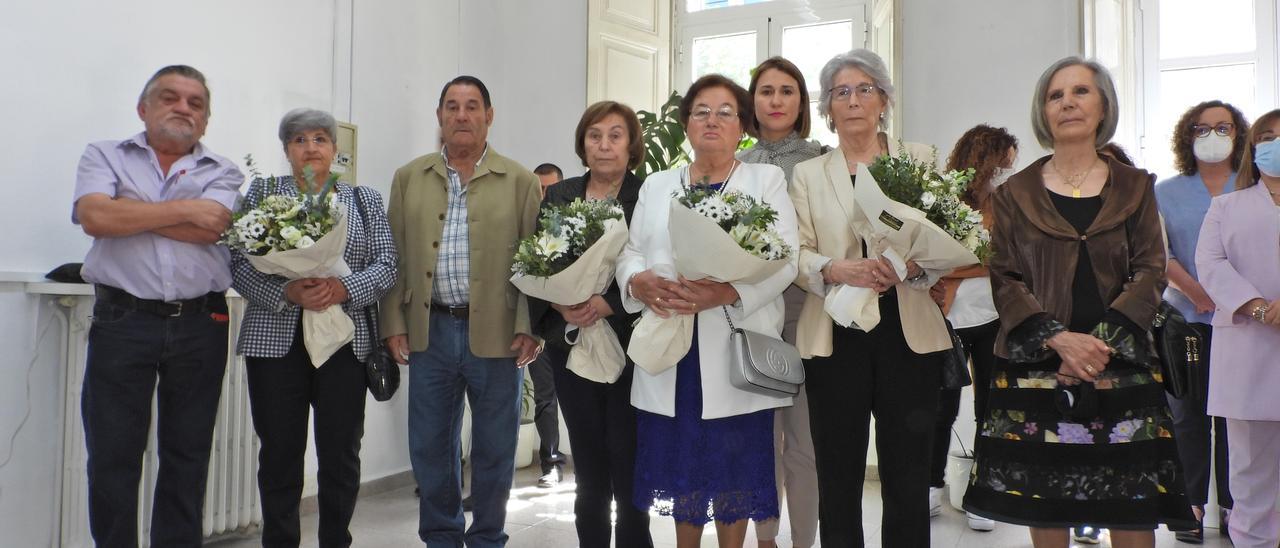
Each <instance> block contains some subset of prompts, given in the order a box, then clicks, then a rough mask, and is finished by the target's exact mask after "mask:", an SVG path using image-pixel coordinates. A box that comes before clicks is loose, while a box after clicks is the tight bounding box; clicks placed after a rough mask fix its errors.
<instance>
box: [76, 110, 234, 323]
mask: <svg viewBox="0 0 1280 548" xmlns="http://www.w3.org/2000/svg"><path fill="white" fill-rule="evenodd" d="M242 184H244V175H243V174H242V173H240V168H239V167H237V166H236V164H235V163H234V162H231V161H230V160H227V159H226V158H223V157H221V156H218V155H216V154H213V153H211V152H209V151H208V150H207V149H205V148H204V145H201V144H198V143H197V144H196V146H195V149H194V150H192V151H191V154H188V155H186V156H183V157H182V158H179V159H178V161H177V162H174V164H173V165H172V166H170V168H169V173H167V174H166V173H163V172H162V171H161V169H160V163H159V161H157V160H156V154H155V152H154V151H153V150H152V149H151V146H150V145H148V144H147V137H146V133H139V134H137V135H135V136H133V137H132V138H130V139H126V140H124V141H102V142H97V143H92V144H90V145H89V146H87V147H85V150H84V154H83V155H82V156H81V157H80V167H79V168H78V169H77V170H76V191H75V197H74V198H73V201H72V205H71V222H73V223H76V224H80V220H79V219H78V218H77V217H76V213H75V202H77V201H79V200H80V198H82V197H84V196H87V195H89V194H106V195H107V196H110V197H112V198H129V199H133V200H139V201H143V202H152V203H155V202H164V201H169V200H192V199H201V198H203V199H208V200H213V201H215V202H218V203H220V204H222V205H224V206H226V208H227V209H229V210H232V211H234V210H235V208H236V202H237V201H238V200H239V198H240V191H239V189H240V185H242ZM230 263H231V257H230V255H229V254H228V253H227V248H226V247H223V246H221V245H202V244H191V243H186V242H180V241H177V240H171V239H169V238H165V237H164V236H160V235H159V234H156V233H154V232H140V233H138V234H134V235H132V236H124V237H119V238H97V239H95V240H94V241H93V247H91V248H90V249H89V255H88V256H87V257H85V260H84V269H83V270H81V275H83V276H84V279H85V280H87V281H89V282H93V283H99V284H104V285H110V286H113V287H118V288H120V289H123V290H125V291H128V292H129V293H131V294H133V295H134V296H136V297H139V298H143V299H159V300H164V301H176V300H181V299H191V298H194V297H199V296H200V295H204V294H205V293H208V292H210V291H226V290H227V288H228V287H231V267H230Z"/></svg>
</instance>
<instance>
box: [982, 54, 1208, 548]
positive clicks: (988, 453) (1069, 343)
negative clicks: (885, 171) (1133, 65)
mask: <svg viewBox="0 0 1280 548" xmlns="http://www.w3.org/2000/svg"><path fill="white" fill-rule="evenodd" d="M1115 97H1116V94H1115V87H1114V85H1113V84H1112V82H1111V78H1110V75H1109V74H1108V73H1107V71H1106V69H1105V68H1103V67H1102V66H1101V65H1099V64H1097V63H1096V62H1093V61H1085V60H1082V59H1079V58H1075V57H1071V58H1066V59H1063V60H1061V61H1058V62H1057V63H1054V64H1053V65H1052V66H1050V67H1049V69H1048V70H1046V71H1045V73H1044V74H1043V75H1042V76H1041V78H1040V81H1039V83H1038V84H1037V85H1036V91H1035V94H1034V95H1033V100H1032V116H1031V119H1032V124H1033V126H1034V129H1035V134H1036V138H1037V140H1039V141H1040V144H1041V145H1042V146H1044V147H1045V148H1051V149H1053V152H1054V153H1053V155H1051V156H1046V157H1044V158H1041V159H1039V160H1037V161H1035V162H1033V163H1032V164H1031V165H1030V166H1028V167H1027V168H1026V169H1024V170H1022V171H1021V172H1019V173H1017V174H1016V175H1014V176H1013V177H1011V178H1010V179H1009V182H1008V183H1007V184H1005V185H1004V186H1002V187H1001V188H1000V189H999V190H998V191H997V192H996V195H995V199H994V206H993V208H994V211H995V217H996V219H997V222H996V225H995V230H994V231H993V235H992V247H993V250H994V253H993V255H992V257H991V260H990V268H991V285H992V289H993V292H994V298H995V304H996V309H997V311H998V312H999V314H1000V323H1001V325H1000V332H999V334H998V335H997V337H996V348H995V351H996V355H997V356H998V357H999V358H1000V359H999V360H998V361H997V363H996V366H995V369H994V371H993V382H992V385H993V386H992V389H991V391H990V395H989V398H990V399H989V402H988V406H989V408H988V410H987V416H986V417H985V421H984V424H983V429H982V432H981V435H980V436H979V440H978V442H977V464H976V469H975V472H974V474H973V478H972V480H971V484H970V487H969V489H968V491H967V493H966V496H965V509H966V510H970V511H972V512H974V513H977V514H980V515H984V516H988V517H991V518H993V519H996V520H1000V521H1006V522H1010V523H1018V524H1022V525H1027V526H1030V527H1031V528H1032V529H1031V538H1032V541H1033V543H1034V544H1035V545H1036V546H1037V547H1043V546H1061V547H1065V546H1067V544H1068V537H1067V529H1066V528H1067V527H1069V526H1071V525H1072V524H1076V523H1089V524H1092V525H1094V526H1097V527H1106V528H1108V529H1111V531H1112V532H1111V539H1112V545H1113V546H1117V547H1124V546H1154V543H1155V536H1154V533H1153V532H1152V530H1153V529H1155V528H1156V527H1157V525H1158V524H1160V523H1166V524H1169V525H1170V526H1171V527H1172V528H1175V529H1176V528H1183V527H1192V526H1194V525H1195V522H1194V518H1193V517H1192V516H1191V513H1190V510H1189V509H1188V507H1187V498H1186V494H1185V492H1184V485H1185V484H1184V482H1183V479H1182V472H1181V467H1180V466H1179V464H1178V460H1177V451H1176V447H1175V445H1174V442H1173V437H1172V433H1171V432H1172V430H1173V423H1172V417H1171V415H1170V413H1169V407H1168V404H1167V402H1166V401H1165V398H1164V391H1163V388H1162V386H1161V383H1160V376H1159V373H1158V367H1157V366H1156V362H1155V360H1156V357H1155V353H1154V351H1153V350H1152V348H1151V344H1150V342H1149V338H1148V335H1147V332H1148V330H1149V329H1150V328H1151V321H1152V319H1153V318H1154V316H1155V312H1156V308H1157V307H1158V305H1159V304H1160V294H1161V291H1162V290H1163V289H1164V287H1165V275H1164V267H1165V252H1164V245H1163V240H1162V238H1161V232H1160V224H1159V218H1158V214H1157V210H1156V202H1155V193H1154V190H1153V186H1152V183H1153V180H1154V177H1153V176H1152V175H1151V174H1150V173H1147V172H1146V171H1142V170H1139V169H1135V168H1131V167H1128V166H1125V165H1123V164H1121V163H1119V162H1116V161H1112V160H1104V159H1102V158H1100V157H1099V156H1098V154H1097V148H1098V147H1100V146H1101V145H1103V144H1104V143H1106V142H1107V141H1108V140H1109V139H1110V138H1111V136H1112V135H1113V134H1114V133H1115V128H1116V122H1117V118H1118V116H1117V113H1118V109H1117V106H1116V100H1115Z"/></svg>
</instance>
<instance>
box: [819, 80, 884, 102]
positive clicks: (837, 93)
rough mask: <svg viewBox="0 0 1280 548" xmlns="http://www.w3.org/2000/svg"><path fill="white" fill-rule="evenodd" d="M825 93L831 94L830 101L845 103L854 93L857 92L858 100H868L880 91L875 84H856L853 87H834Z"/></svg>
mask: <svg viewBox="0 0 1280 548" xmlns="http://www.w3.org/2000/svg"><path fill="white" fill-rule="evenodd" d="M827 91H829V92H830V93H831V99H832V100H834V101H840V102H845V101H848V100H849V98H851V97H853V94H854V93H855V92H857V94H858V98H859V99H870V98H871V96H872V95H875V94H876V93H877V92H879V91H880V88H879V87H877V86H876V85H875V84H858V85H856V86H853V87H849V86H836V87H833V88H831V89H829V90H827Z"/></svg>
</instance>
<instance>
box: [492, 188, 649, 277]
mask: <svg viewBox="0 0 1280 548" xmlns="http://www.w3.org/2000/svg"><path fill="white" fill-rule="evenodd" d="M618 222H624V221H623V211H622V205H621V204H619V203H618V201H617V200H614V199H608V200H583V199H582V198H578V199H575V200H574V201H572V202H569V203H567V204H562V205H549V206H546V207H543V208H542V216H541V218H540V219H539V221H538V223H539V226H540V229H539V230H538V232H537V233H535V234H532V235H530V236H527V237H525V238H524V239H522V240H520V244H519V245H518V246H517V248H516V256H515V261H514V262H513V263H512V264H511V271H512V272H514V273H516V274H520V275H523V276H540V277H547V276H551V275H554V274H558V273H559V272H560V271H562V270H564V269H565V268H568V267H569V265H571V264H573V262H574V261H576V260H577V259H578V257H581V256H582V253H583V252H585V251H586V250H587V249H589V248H590V247H591V246H592V244H595V243H596V240H599V239H600V237H601V236H603V235H604V233H605V231H607V230H608V229H609V227H611V226H613V223H618Z"/></svg>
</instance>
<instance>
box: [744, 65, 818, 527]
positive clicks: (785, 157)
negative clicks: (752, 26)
mask: <svg viewBox="0 0 1280 548" xmlns="http://www.w3.org/2000/svg"><path fill="white" fill-rule="evenodd" d="M747 93H750V94H751V97H752V98H754V99H755V113H756V115H755V119H754V120H753V123H752V128H753V129H752V131H750V133H753V134H754V135H756V136H757V137H758V138H759V140H758V141H756V144H755V145H753V146H752V147H751V148H748V149H746V150H744V151H742V152H739V153H738V159H739V160H742V161H743V162H747V163H753V164H773V165H775V166H778V167H780V168H782V172H783V174H784V175H786V177H787V182H788V184H790V182H791V171H792V170H793V169H794V168H795V166H796V164H798V163H800V162H803V161H805V160H808V159H810V158H816V157H817V156H818V155H819V154H822V153H823V152H825V150H824V148H825V147H823V146H822V145H821V144H818V142H817V141H809V140H806V139H807V138H808V137H809V123H810V121H809V89H808V86H806V85H805V81H804V74H802V73H801V72H800V69H799V68H798V67H796V66H795V64H794V63H792V62H791V61H788V60H786V59H784V58H782V57H770V58H768V59H765V61H764V62H763V63H760V66H757V67H756V68H755V70H753V71H752V72H751V85H750V87H748V88H747ZM804 295H805V293H804V290H803V289H800V287H798V286H796V285H795V284H792V285H789V286H787V290H786V291H784V292H782V301H783V303H785V306H786V310H785V312H784V314H785V318H784V319H783V323H782V340H784V341H787V342H789V343H791V344H795V342H796V322H797V321H798V320H799V319H800V308H801V307H803V306H804ZM773 445H774V460H775V463H774V465H775V467H776V472H777V480H778V501H779V504H781V501H782V500H783V496H784V495H785V496H786V501H787V517H788V518H790V520H791V545H792V546H793V547H795V548H808V547H809V546H812V545H813V543H814V540H815V539H816V538H817V535H818V472H817V470H816V469H815V468H814V464H813V436H812V435H811V434H810V433H809V398H808V396H807V395H806V394H805V390H804V386H803V385H801V387H800V393H799V394H797V395H796V403H795V405H792V406H790V407H783V408H780V409H779V410H778V412H777V413H775V414H774V425H773ZM777 536H778V520H776V519H771V520H767V521H763V522H756V541H757V542H758V543H759V546H760V548H776V547H777V546H778V543H777V542H776V541H775V540H774V539H775V538H777Z"/></svg>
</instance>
